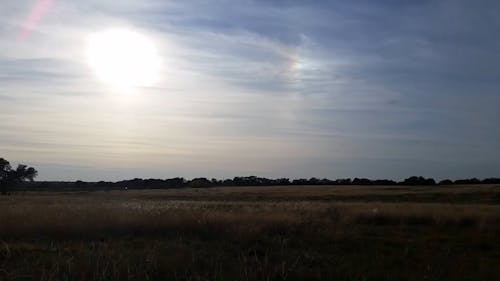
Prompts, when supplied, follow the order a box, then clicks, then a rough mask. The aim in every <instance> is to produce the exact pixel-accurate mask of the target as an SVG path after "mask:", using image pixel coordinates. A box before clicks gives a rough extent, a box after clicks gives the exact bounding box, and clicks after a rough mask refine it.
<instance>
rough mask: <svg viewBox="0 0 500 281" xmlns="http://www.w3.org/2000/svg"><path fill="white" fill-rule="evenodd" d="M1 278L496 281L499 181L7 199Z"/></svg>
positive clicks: (2, 211)
mask: <svg viewBox="0 0 500 281" xmlns="http://www.w3.org/2000/svg"><path fill="white" fill-rule="evenodd" d="M0 280H359V281H361V280H395V281H396V280H398V281H399V280H500V186H495V185H491V186H487V185H482V186H449V187H447V186H432V187H384V186H287V187H232V188H231V187H224V188H207V189H192V188H190V189H171V190H140V191H138V190H126V191H125V190H123V191H109V192H105V191H99V192H73V193H56V192H39V193H35V192H26V193H18V194H14V195H12V196H2V197H0Z"/></svg>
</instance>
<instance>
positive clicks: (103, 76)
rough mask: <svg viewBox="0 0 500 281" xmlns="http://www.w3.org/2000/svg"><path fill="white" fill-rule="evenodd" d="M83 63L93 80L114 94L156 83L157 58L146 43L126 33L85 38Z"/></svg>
mask: <svg viewBox="0 0 500 281" xmlns="http://www.w3.org/2000/svg"><path fill="white" fill-rule="evenodd" d="M86 55H87V62H88V64H89V65H90V67H91V68H92V69H93V71H94V72H95V74H96V76H97V77H98V78H99V80H101V81H102V82H104V83H105V84H107V85H108V86H110V87H112V88H114V89H118V90H129V89H130V88H134V87H148V86H152V85H153V84H155V83H156V82H157V81H158V79H159V72H160V65H161V63H160V61H161V58H160V56H159V55H158V52H157V50H156V48H155V46H154V44H153V43H152V41H151V40H150V39H148V38H147V37H146V36H144V35H142V34H140V33H138V32H134V31H131V30H128V29H118V28H115V29H108V30H103V31H99V32H96V33H93V34H91V35H89V36H88V38H87V46H86Z"/></svg>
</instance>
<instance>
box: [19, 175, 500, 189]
mask: <svg viewBox="0 0 500 281" xmlns="http://www.w3.org/2000/svg"><path fill="white" fill-rule="evenodd" d="M460 184H500V178H488V179H484V180H479V179H476V178H473V179H462V180H455V181H452V180H442V181H440V182H439V183H436V181H435V180H434V179H432V178H424V177H409V178H407V179H405V180H403V181H393V180H383V179H382V180H380V179H379V180H371V179H366V178H354V179H337V180H329V179H318V178H310V179H294V180H290V179H287V178H280V179H267V178H260V177H255V176H250V177H235V178H232V179H224V180H218V179H207V178H194V179H191V180H187V179H184V178H179V177H178V178H171V179H139V178H135V179H131V180H123V181H117V182H109V181H99V182H83V181H76V182H47V181H45V182H25V183H23V184H21V185H20V186H21V187H23V188H24V189H45V190H112V189H168V188H207V187H216V186H235V187H238V186H279V185H333V186H335V185H367V186H371V185H388V186H391V185H404V186H423V185H425V186H429V185H430V186H432V185H436V186H438V185H460Z"/></svg>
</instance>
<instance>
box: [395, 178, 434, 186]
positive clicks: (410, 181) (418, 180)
mask: <svg viewBox="0 0 500 281" xmlns="http://www.w3.org/2000/svg"><path fill="white" fill-rule="evenodd" d="M402 184H403V185H435V184H436V181H435V180H434V179H432V178H429V179H426V178H424V177H409V178H407V179H405V180H404V181H403V182H402Z"/></svg>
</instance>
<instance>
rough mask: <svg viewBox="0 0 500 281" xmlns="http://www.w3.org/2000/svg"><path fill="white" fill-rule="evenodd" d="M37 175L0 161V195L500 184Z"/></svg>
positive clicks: (490, 180)
mask: <svg viewBox="0 0 500 281" xmlns="http://www.w3.org/2000/svg"><path fill="white" fill-rule="evenodd" d="M36 176H37V171H36V170H35V169H34V168H32V167H29V168H28V167H27V166H26V165H22V164H20V165H18V167H17V169H15V170H14V169H12V168H11V166H10V163H9V162H8V161H7V160H5V159H3V158H0V192H1V193H2V194H5V193H6V192H7V191H10V190H14V189H19V190H106V189H169V188H186V187H191V188H207V187H216V186H287V185H387V186H393V185H402V186H424V185H425V186H432V185H460V184H474V185H476V184H500V178H487V179H483V180H480V179H477V178H471V179H459V180H455V181H452V180H449V179H446V180H442V181H440V182H436V181H435V180H434V179H432V178H425V177H421V176H419V177H417V176H413V177H409V178H407V179H405V180H403V181H394V180H387V179H376V180H372V179H367V178H354V179H350V178H344V179H336V180H331V179H326V178H324V179H318V178H310V179H288V178H279V179H268V178H262V177H256V176H247V177H234V178H233V179H223V180H220V179H215V178H212V179H207V178H194V179H191V180H188V179H185V178H181V177H176V178H170V179H140V178H135V179H131V180H122V181H117V182H111V181H98V182H85V181H81V180H78V181H74V182H69V181H40V182H33V179H34V178H35V177H36ZM26 181H29V182H26Z"/></svg>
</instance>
